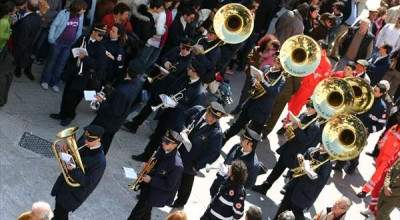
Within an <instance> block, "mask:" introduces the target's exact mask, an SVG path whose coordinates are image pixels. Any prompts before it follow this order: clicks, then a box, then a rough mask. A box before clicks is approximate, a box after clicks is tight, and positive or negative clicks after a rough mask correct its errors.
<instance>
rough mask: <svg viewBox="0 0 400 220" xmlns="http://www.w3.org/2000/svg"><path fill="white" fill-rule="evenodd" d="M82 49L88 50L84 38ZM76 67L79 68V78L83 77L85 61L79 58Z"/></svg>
mask: <svg viewBox="0 0 400 220" xmlns="http://www.w3.org/2000/svg"><path fill="white" fill-rule="evenodd" d="M80 47H81V48H86V41H85V37H83V40H82V44H81V46H80ZM76 67H77V68H79V72H78V76H83V75H82V70H83V61H82V59H81V58H79V57H78V60H77V61H76Z"/></svg>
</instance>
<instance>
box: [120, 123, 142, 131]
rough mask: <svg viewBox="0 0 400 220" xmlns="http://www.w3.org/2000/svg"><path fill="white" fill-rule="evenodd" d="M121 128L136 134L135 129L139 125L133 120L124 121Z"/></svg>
mask: <svg viewBox="0 0 400 220" xmlns="http://www.w3.org/2000/svg"><path fill="white" fill-rule="evenodd" d="M122 128H124V129H125V130H127V131H129V132H131V133H133V134H136V132H137V129H138V128H139V125H138V124H137V123H134V122H130V121H125V123H124V124H123V125H122Z"/></svg>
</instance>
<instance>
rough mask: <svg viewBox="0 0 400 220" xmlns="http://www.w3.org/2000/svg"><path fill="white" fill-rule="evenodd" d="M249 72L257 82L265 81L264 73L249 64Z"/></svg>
mask: <svg viewBox="0 0 400 220" xmlns="http://www.w3.org/2000/svg"><path fill="white" fill-rule="evenodd" d="M250 73H251V76H253V77H254V78H256V79H257V80H258V81H259V82H265V79H264V73H263V72H262V71H261V70H259V69H257V68H256V67H254V66H250Z"/></svg>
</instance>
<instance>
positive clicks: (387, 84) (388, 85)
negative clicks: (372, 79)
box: [379, 79, 390, 91]
mask: <svg viewBox="0 0 400 220" xmlns="http://www.w3.org/2000/svg"><path fill="white" fill-rule="evenodd" d="M379 83H380V84H383V85H385V87H386V91H388V90H389V89H390V83H389V81H387V80H384V79H383V80H381V81H379Z"/></svg>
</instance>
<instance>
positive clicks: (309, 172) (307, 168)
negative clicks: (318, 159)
mask: <svg viewBox="0 0 400 220" xmlns="http://www.w3.org/2000/svg"><path fill="white" fill-rule="evenodd" d="M303 169H304V171H305V172H306V174H307V176H308V178H310V179H312V180H313V179H316V178H317V177H318V175H317V174H316V173H315V172H314V171H313V170H311V167H310V161H309V160H304V161H303Z"/></svg>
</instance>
